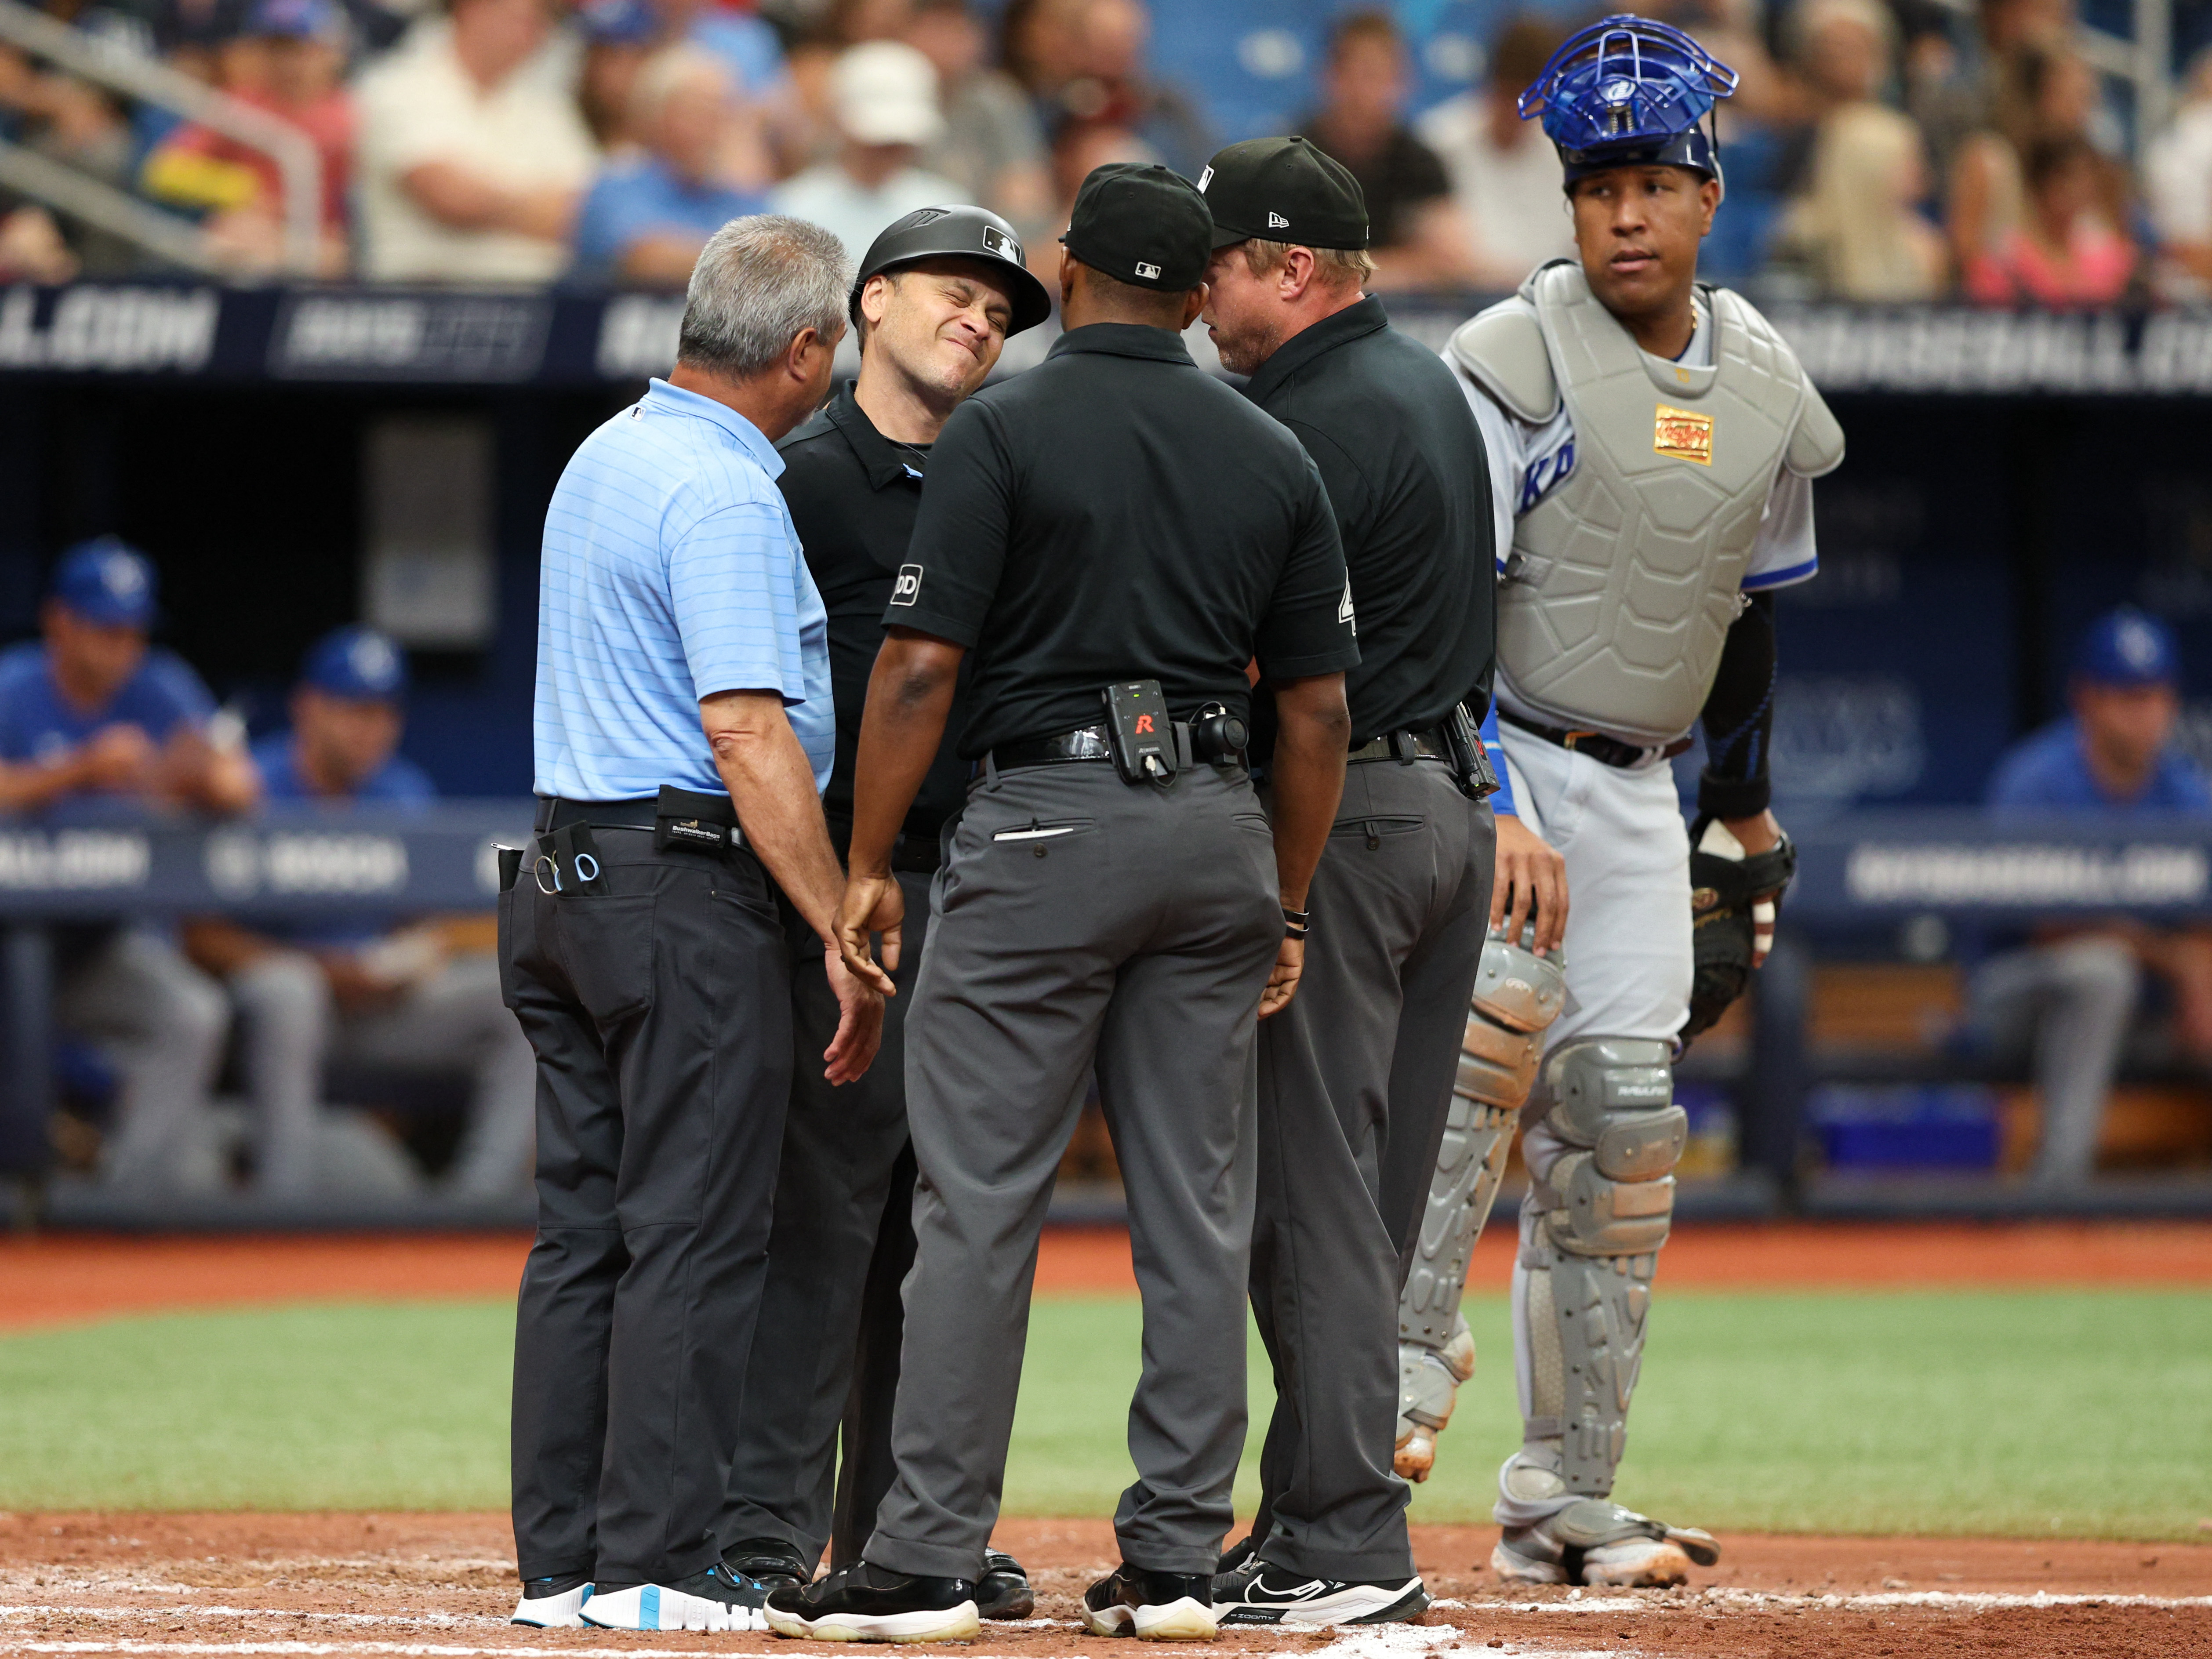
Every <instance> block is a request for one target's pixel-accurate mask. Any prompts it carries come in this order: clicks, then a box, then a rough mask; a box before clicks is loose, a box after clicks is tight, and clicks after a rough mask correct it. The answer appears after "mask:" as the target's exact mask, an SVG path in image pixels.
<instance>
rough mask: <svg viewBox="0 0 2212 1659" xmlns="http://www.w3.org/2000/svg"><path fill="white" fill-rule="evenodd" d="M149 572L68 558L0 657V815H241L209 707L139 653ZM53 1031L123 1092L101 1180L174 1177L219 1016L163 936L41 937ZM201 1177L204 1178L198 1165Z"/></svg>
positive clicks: (236, 755)
mask: <svg viewBox="0 0 2212 1659" xmlns="http://www.w3.org/2000/svg"><path fill="white" fill-rule="evenodd" d="M157 597H158V594H157V585H156V580H155V574H154V567H153V566H152V565H151V564H150V563H149V562H147V560H146V558H145V556H144V555H143V554H141V553H139V552H137V550H135V549H132V548H130V547H127V546H125V544H123V543H122V542H121V541H119V540H118V539H117V538H115V537H112V536H102V537H100V538H96V539H94V540H93V541H88V542H84V543H81V544H78V545H77V546H76V547H74V548H71V549H70V550H69V551H68V552H67V553H66V554H64V556H63V557H62V561H61V562H60V564H59V565H58V567H56V569H55V572H54V578H53V583H52V589H51V591H50V592H49V594H48V597H47V599H46V604H45V605H44V606H43V607H42V608H41V609H40V613H39V626H40V636H41V637H40V638H39V639H38V640H35V641H30V642H28V643H26V644H22V645H18V646H14V647H10V648H9V649H8V650H7V651H5V652H0V811H9V812H39V811H46V809H48V808H51V807H56V806H60V805H64V804H65V803H69V802H72V801H77V800H82V799H88V798H103V797H104V798H106V799H110V800H113V801H119V802H138V803H143V804H144V805H148V806H153V807H158V808H161V809H165V810H178V809H184V810H197V811H206V812H215V813H231V812H239V811H245V810H246V808H248V807H250V806H251V805H252V804H253V801H254V798H255V794H256V784H255V780H254V776H253V769H252V764H251V763H250V762H248V760H247V759H246V756H245V754H244V753H243V752H242V751H241V750H240V749H239V748H238V746H237V745H235V744H226V743H222V742H220V741H217V740H216V738H215V737H214V736H213V735H212V734H211V732H212V723H213V720H214V716H215V713H216V707H215V699H214V698H213V697H212V696H210V695H209V693H208V689H207V687H206V686H205V685H204V684H202V683H201V680H200V677H199V676H198V675H197V674H196V673H194V672H193V671H192V670H191V668H190V667H189V666H188V665H186V664H185V661H184V659H182V658H180V657H179V656H177V655H176V654H175V653H173V652H171V651H167V650H163V649H161V648H160V647H155V646H153V645H151V644H150V643H149V639H148V635H149V633H150V631H151V629H152V628H153V625H154V619H155V613H156V600H157ZM54 937H55V955H56V969H57V977H56V982H55V987H54V993H55V994H54V1018H55V1023H56V1024H58V1026H59V1027H60V1028H61V1030H62V1032H63V1033H64V1035H65V1036H70V1037H74V1038H77V1039H80V1040H82V1041H84V1042H89V1043H91V1044H93V1045H94V1046H95V1047H96V1048H99V1049H100V1051H101V1052H102V1053H104V1054H106V1056H107V1057H108V1058H109V1059H110V1060H112V1061H113V1062H114V1064H115V1066H116V1069H117V1071H118V1073H120V1075H121V1078H122V1081H123V1089H122V1093H121V1097H120V1098H119V1100H118V1109H117V1114H116V1115H115V1117H114V1119H113V1120H112V1121H111V1122H110V1123H109V1124H108V1126H107V1129H106V1135H105V1138H104V1139H105V1144H104V1145H103V1146H102V1149H101V1153H100V1176H101V1179H102V1180H103V1181H104V1182H106V1183H107V1184H108V1185H109V1186H110V1187H111V1188H115V1189H117V1190H118V1191H123V1192H130V1193H134V1194H135V1193H150V1192H154V1191H157V1190H161V1189H166V1188H174V1187H176V1186H177V1185H179V1182H184V1181H185V1180H187V1179H188V1173H187V1172H188V1170H191V1169H192V1168H194V1167H198V1166H199V1165H203V1164H205V1162H206V1161H205V1160H193V1159H191V1158H189V1157H188V1156H187V1153H188V1149H189V1148H190V1147H191V1146H192V1145H193V1144H194V1142H195V1141H196V1140H202V1141H204V1139H205V1136H204V1126H205V1118H206V1109H207V1098H208V1090H209V1088H210V1085H211V1084H212V1083H213V1080H214V1076H215V1070H216V1066H217V1064H218V1063H219V1062H220V1061H221V1060H222V1044H223V1040H224V1037H225V1036H227V1035H228V1030H229V1013H228V1009H227V1008H226V1007H225V1006H224V1002H223V997H222V991H221V989H220V988H218V987H216V985H215V984H214V983H213V982H212V981H210V980H209V979H208V978H207V976H206V975H204V974H202V973H201V972H199V970H198V969H195V968H194V967H193V966H192V965H191V963H189V962H187V961H185V958H184V957H183V955H182V954H181V953H180V952H179V951H178V949H177V947H176V945H175V943H174V941H173V939H171V938H170V937H169V936H168V934H167V933H165V932H163V931H161V930H160V929H158V928H154V927H124V926H118V925H114V924H112V923H100V924H87V925H84V926H64V927H58V928H57V929H56V930H55V936H54ZM201 1173H202V1174H203V1175H207V1174H209V1173H210V1170H208V1169H207V1168H202V1169H201Z"/></svg>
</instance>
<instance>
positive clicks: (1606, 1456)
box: [1498, 1037, 1689, 1527]
mask: <svg viewBox="0 0 2212 1659" xmlns="http://www.w3.org/2000/svg"><path fill="white" fill-rule="evenodd" d="M1670 1059H1671V1053H1670V1050H1669V1048H1668V1045H1667V1044H1666V1043H1664V1042H1644V1041H1629V1040H1625V1039H1618V1038H1607V1037H1596V1038H1581V1039H1577V1040H1576V1041H1574V1042H1567V1043H1563V1044H1561V1045H1560V1046H1559V1048H1557V1049H1555V1050H1554V1051H1553V1053H1552V1054H1551V1055H1550V1056H1549V1057H1548V1058H1547V1060H1546V1061H1545V1066H1544V1087H1545V1089H1546V1091H1547V1093H1548V1094H1549V1095H1550V1097H1551V1100H1550V1104H1549V1108H1548V1109H1547V1112H1546V1114H1545V1116H1544V1119H1543V1130H1542V1133H1541V1134H1540V1135H1532V1137H1531V1140H1530V1142H1529V1160H1530V1164H1531V1174H1532V1176H1534V1180H1533V1182H1532V1184H1531V1186H1530V1189H1529V1194H1528V1201H1527V1202H1526V1204H1525V1205H1524V1206H1522V1226H1521V1253H1520V1259H1519V1262H1518V1264H1517V1267H1516V1285H1515V1295H1514V1313H1515V1316H1516V1322H1518V1326H1519V1329H1518V1333H1517V1334H1518V1335H1519V1338H1520V1340H1521V1344H1522V1358H1523V1363H1524V1365H1525V1372H1524V1393H1523V1397H1522V1411H1523V1413H1524V1414H1525V1423H1524V1436H1525V1440H1524V1444H1523V1446H1522V1450H1521V1452H1520V1453H1519V1454H1517V1455H1516V1456H1515V1457H1514V1459H1513V1460H1512V1461H1511V1462H1509V1463H1508V1464H1507V1465H1506V1468H1505V1471H1504V1474H1503V1476H1502V1477H1501V1479H1500V1481H1499V1487H1500V1495H1499V1501H1498V1519H1499V1521H1500V1522H1502V1523H1504V1524H1505V1525H1508V1526H1524V1527H1525V1526H1528V1525H1532V1524H1534V1523H1535V1522H1538V1521H1540V1520H1542V1519H1544V1518H1546V1517H1547V1516H1549V1515H1553V1514H1557V1513H1559V1512H1562V1511H1563V1510H1565V1507H1566V1505H1567V1504H1568V1503H1570V1502H1571V1500H1572V1499H1573V1498H1603V1497H1605V1496H1607V1494H1608V1493H1610V1492H1612V1491H1613V1474H1614V1471H1615V1470H1616V1469H1618V1468H1619V1467H1620V1457H1621V1453H1622V1451H1623V1450H1624V1449H1625V1448H1626V1443H1627V1433H1628V1407H1629V1401H1630V1399H1631V1397H1632V1395H1634V1393H1635V1391H1636V1380H1637V1375H1638V1370H1640V1368H1641V1366H1642V1363H1643V1356H1644V1320H1645V1317H1646V1316H1647V1315H1648V1313H1649V1311H1650V1305H1651V1279H1652V1274H1653V1271H1654V1269H1655V1268H1656V1267H1657V1265H1658V1254H1657V1253H1658V1249H1659V1247H1660V1246H1661V1245H1662V1243H1665V1242H1666V1238H1667V1232H1668V1226H1669V1225H1670V1224H1671V1223H1672V1221H1673V1218H1674V1175H1673V1173H1672V1172H1673V1170H1674V1164H1675V1162H1676V1161H1677V1160H1678V1159H1679V1158H1680V1157H1681V1153H1682V1146H1683V1142H1684V1140H1685V1139H1686V1136H1687V1133H1688V1127H1689V1124H1688V1116H1687V1114H1686V1113H1685V1112H1684V1111H1683V1110H1682V1109H1681V1108H1680V1107H1679V1106H1676V1105H1675V1104H1674V1098H1673V1097H1674V1086H1673V1077H1672V1073H1671V1070H1670V1067H1669V1061H1670Z"/></svg>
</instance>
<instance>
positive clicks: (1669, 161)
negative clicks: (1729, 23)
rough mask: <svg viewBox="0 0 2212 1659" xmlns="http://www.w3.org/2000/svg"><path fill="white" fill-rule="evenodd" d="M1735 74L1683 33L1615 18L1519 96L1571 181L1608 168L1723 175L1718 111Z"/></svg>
mask: <svg viewBox="0 0 2212 1659" xmlns="http://www.w3.org/2000/svg"><path fill="white" fill-rule="evenodd" d="M1735 83H1736V73H1735V70H1732V69H1730V68H1729V66H1728V65H1727V64H1723V63H1722V62H1721V61H1720V60H1719V59H1717V58H1715V57H1714V56H1713V55H1712V54H1711V52H1707V51H1706V50H1705V48H1704V47H1703V46H1699V44H1698V43H1697V42H1696V41H1695V40H1692V39H1691V38H1690V37H1689V36H1688V35H1686V34H1685V33H1682V31H1681V30H1680V29H1678V28H1674V27H1671V26H1669V25H1668V24H1665V23H1659V22H1654V21H1652V20H1651V19H1650V18H1648V17H1638V16H1637V15H1634V14H1633V13H1631V12H1618V13H1615V14H1614V15H1613V16H1611V17H1607V18H1602V19H1601V20H1600V21H1597V22H1595V23H1592V24H1591V25H1590V26H1589V27H1588V28H1586V29H1583V30H1581V31H1580V32H1579V33H1576V34H1574V35H1572V36H1571V37H1569V39H1568V40H1567V42H1566V44H1565V45H1564V46H1561V47H1560V48H1559V50H1558V51H1557V52H1553V54H1552V59H1551V62H1549V63H1547V64H1545V65H1544V68H1543V70H1542V72H1541V74H1539V75H1538V76H1536V80H1535V84H1534V85H1533V86H1531V87H1530V88H1528V90H1527V91H1526V92H1524V93H1522V94H1521V100H1520V104H1519V108H1520V111H1521V118H1522V120H1524V121H1526V120H1528V119H1530V118H1533V117H1534V116H1537V115H1541V116H1542V117H1543V118H1544V136H1545V137H1547V138H1549V139H1550V140H1551V141H1552V143H1553V144H1554V145H1555V146H1556V147H1557V148H1558V149H1559V161H1560V162H1561V163H1562V165H1564V166H1565V168H1566V174H1567V177H1566V182H1567V183H1568V185H1573V184H1574V182H1575V180H1576V179H1581V178H1584V177H1586V176H1588V175H1589V174H1590V173H1601V172H1603V171H1604V170H1605V169H1606V168H1607V167H1638V166H1641V167H1652V166H1663V167H1694V168H1696V169H1697V170H1698V171H1699V172H1700V173H1705V174H1706V175H1707V176H1708V177H1710V178H1713V179H1718V178H1719V177H1720V176H1721V165H1720V155H1719V141H1718V137H1717V131H1714V132H1708V131H1706V125H1705V118H1706V117H1707V116H1708V115H1710V114H1711V112H1712V108H1713V106H1714V105H1715V104H1716V103H1717V102H1718V101H1719V100H1721V99H1723V98H1725V97H1727V96H1728V95H1729V94H1731V93H1733V92H1734V91H1735Z"/></svg>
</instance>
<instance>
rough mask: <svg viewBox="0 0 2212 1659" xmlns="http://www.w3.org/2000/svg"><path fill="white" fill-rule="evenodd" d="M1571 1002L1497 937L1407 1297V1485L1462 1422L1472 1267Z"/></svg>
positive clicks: (1554, 979)
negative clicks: (1550, 1038)
mask: <svg viewBox="0 0 2212 1659" xmlns="http://www.w3.org/2000/svg"><path fill="white" fill-rule="evenodd" d="M1565 997H1566V981H1565V978H1564V976H1563V975H1561V973H1560V970H1559V963H1558V962H1557V961H1556V960H1547V959H1545V958H1543V957H1538V956H1536V955H1535V954H1534V953H1533V952H1532V951H1528V950H1526V949H1524V948H1523V947H1522V946H1520V945H1514V944H1511V943H1510V942H1509V941H1508V940H1506V939H1502V938H1499V937H1497V936H1495V935H1493V936H1492V938H1491V939H1490V940H1489V942H1488V943H1487V944H1486V945H1484V946H1483V951H1482V966H1481V969H1480V973H1479V974H1478V975H1477V977H1476V980H1475V987H1474V1006H1473V1007H1472V1008H1471V1009H1470V1010H1469V1011H1468V1020H1467V1033H1466V1036H1465V1037H1464V1038H1463V1039H1462V1042H1461V1047H1460V1060H1459V1077H1458V1079H1457V1081H1456V1082H1455V1084H1454V1085H1453V1088H1452V1103H1451V1110H1450V1114H1449V1117H1448V1118H1447V1119H1446V1120H1445V1127H1444V1137H1443V1151H1442V1152H1441V1153H1440V1154H1439V1155H1438V1158H1437V1172H1436V1175H1435V1176H1434V1178H1433V1179H1432V1180H1431V1182H1430V1185H1429V1198H1428V1206H1427V1208H1426V1209H1425V1212H1423V1214H1422V1217H1421V1231H1420V1237H1419V1241H1418V1243H1416V1245H1415V1249H1414V1257H1413V1267H1412V1268H1411V1269H1410V1271H1409V1272H1408V1273H1407V1275H1406V1284H1405V1287H1404V1289H1403V1290H1402V1291H1401V1292H1400V1294H1399V1298H1398V1450H1397V1455H1396V1457H1395V1460H1394V1466H1395V1468H1396V1469H1397V1471H1398V1473H1399V1474H1401V1475H1402V1476H1404V1477H1405V1478H1406V1479H1407V1480H1427V1479H1428V1475H1429V1470H1430V1469H1431V1468H1433V1467H1434V1465H1435V1462H1436V1455H1437V1431H1440V1430H1441V1429H1442V1428H1443V1426H1444V1425H1445V1424H1446V1423H1448V1422H1449V1421H1450V1420H1451V1413H1452V1402H1453V1400H1454V1397H1455V1395H1457V1393H1458V1391H1459V1385H1460V1384H1461V1383H1464V1382H1466V1381H1467V1379H1468V1377H1470V1376H1473V1375H1474V1337H1473V1336H1472V1335H1470V1334H1468V1328H1467V1322H1466V1321H1465V1320H1464V1319H1462V1318H1461V1317H1460V1313H1459V1304H1460V1297H1461V1295H1462V1292H1463V1291H1465V1289H1466V1287H1467V1266H1468V1261H1469V1259H1470V1258H1471V1257H1472V1255H1474V1241H1475V1240H1476V1238H1477V1237H1480V1235H1481V1232H1482V1224H1483V1223H1484V1221H1485V1220H1486V1219H1487V1218H1489V1215H1490V1206H1491V1204H1492V1201H1493V1200H1495V1199H1496V1198H1497V1196H1498V1181H1499V1179H1500V1177H1501V1176H1503V1175H1504V1172H1505V1159H1506V1156H1507V1154H1508V1153H1509V1152H1510V1151H1511V1150H1512V1146H1513V1127H1514V1123H1515V1121H1516V1118H1517V1117H1518V1115H1519V1113H1520V1109H1521V1103H1522V1101H1524V1100H1526V1099H1527V1098H1528V1090H1529V1086H1530V1085H1531V1084H1533V1083H1534V1081H1535V1077H1536V1069H1537V1065H1538V1062H1539V1060H1540V1057H1541V1038H1540V1036H1539V1035H1538V1034H1539V1033H1540V1032H1541V1030H1543V1028H1544V1027H1545V1026H1547V1025H1548V1024H1551V1023H1552V1021H1553V1019H1555V1018H1558V1016H1559V1008H1560V1005H1561V1004H1562V1003H1563V1002H1564V1001H1565Z"/></svg>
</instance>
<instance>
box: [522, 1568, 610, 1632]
mask: <svg viewBox="0 0 2212 1659" xmlns="http://www.w3.org/2000/svg"><path fill="white" fill-rule="evenodd" d="M591 1599H592V1586H591V1583H590V1582H589V1581H588V1580H576V1581H570V1582H567V1583H564V1582H563V1581H562V1580H561V1579H558V1578H532V1579H531V1580H530V1581H529V1582H528V1583H526V1584H524V1585H523V1587H522V1599H521V1600H520V1601H517V1602H516V1603H515V1604H514V1616H513V1618H512V1619H510V1620H507V1623H509V1624H510V1625H529V1626H534V1627H535V1628H537V1629H538V1630H573V1629H574V1628H575V1627H576V1626H579V1625H580V1624H582V1623H583V1622H584V1620H583V1611H584V1603H585V1602H586V1601H590V1600H591Z"/></svg>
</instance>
